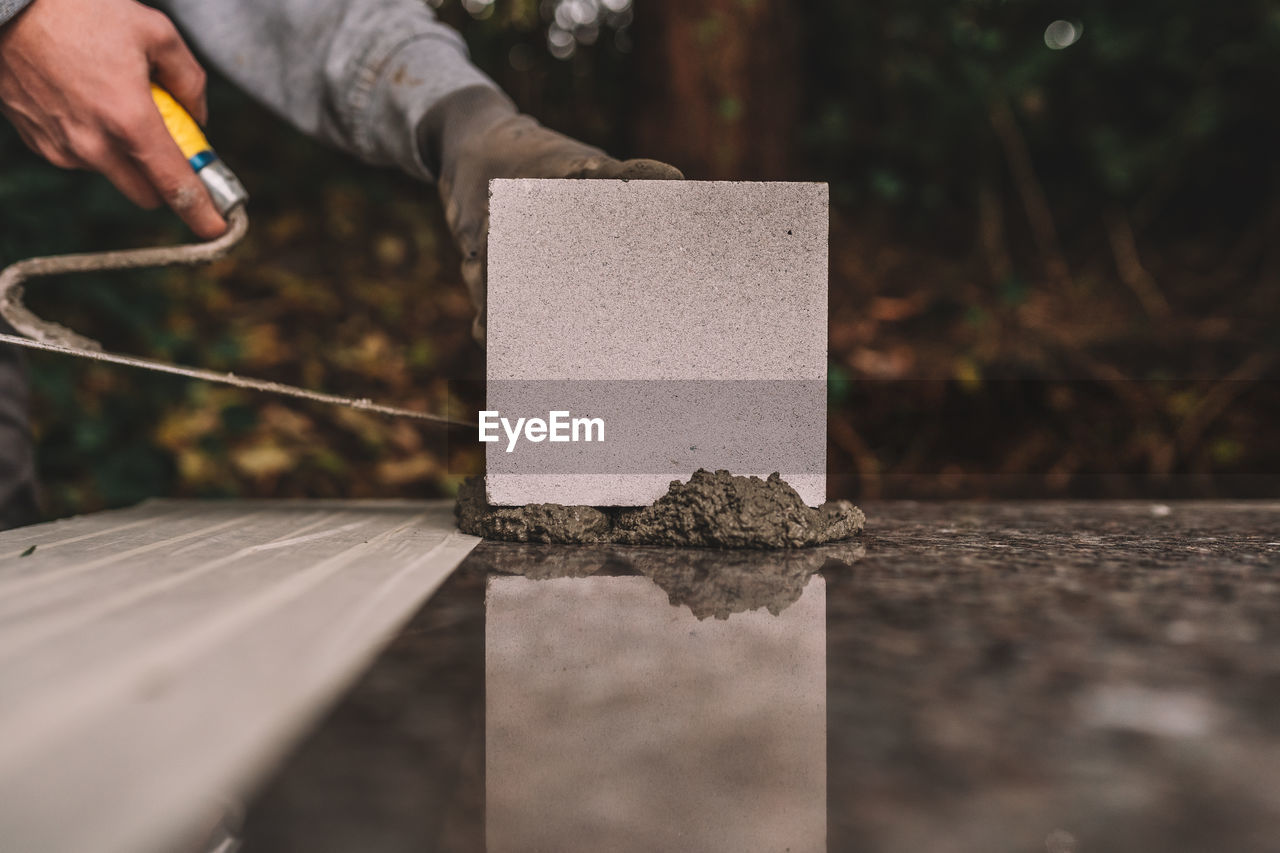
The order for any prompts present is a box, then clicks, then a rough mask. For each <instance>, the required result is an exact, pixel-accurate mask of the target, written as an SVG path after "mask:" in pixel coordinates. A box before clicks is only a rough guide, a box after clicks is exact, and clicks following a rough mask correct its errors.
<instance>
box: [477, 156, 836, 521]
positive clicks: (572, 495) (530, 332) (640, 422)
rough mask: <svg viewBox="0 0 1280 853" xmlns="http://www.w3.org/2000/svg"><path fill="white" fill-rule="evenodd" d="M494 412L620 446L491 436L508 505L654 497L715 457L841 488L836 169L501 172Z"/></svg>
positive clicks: (757, 471) (497, 486)
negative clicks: (836, 479)
mask: <svg viewBox="0 0 1280 853" xmlns="http://www.w3.org/2000/svg"><path fill="white" fill-rule="evenodd" d="M490 191H491V202H490V210H491V213H490V226H489V268H488V281H489V316H488V401H489V402H488V408H489V409H492V410H497V411H499V412H501V413H502V415H503V417H510V418H511V419H512V421H513V422H514V419H515V417H542V418H546V417H547V413H548V412H550V411H553V410H569V411H571V412H572V413H573V416H575V417H577V416H590V417H601V418H603V419H604V421H605V424H606V431H605V441H604V442H603V443H593V444H587V443H575V444H569V443H561V444H550V443H548V442H545V441H544V442H541V443H532V442H529V441H523V440H522V441H520V442H518V443H517V444H516V445H515V447H514V449H513V451H512V452H510V453H508V452H506V446H507V443H506V440H505V439H504V440H503V441H502V442H501V443H494V444H489V445H487V464H486V473H487V490H488V498H489V501H490V502H491V503H493V504H495V505H522V504H530V503H561V504H586V505H595V506H639V505H644V504H648V503H651V502H652V501H654V500H655V499H657V498H658V497H660V496H661V495H662V494H664V493H665V492H666V490H667V487H668V485H669V484H670V482H671V481H672V480H674V479H680V480H687V479H688V478H689V477H690V475H692V474H693V472H694V471H696V470H698V469H699V468H708V469H711V470H716V469H728V470H730V471H732V472H733V473H735V474H754V475H757V476H761V477H767V476H768V475H769V474H771V473H773V472H775V471H777V472H780V473H781V474H782V476H783V478H784V479H785V480H787V481H788V482H789V483H790V484H791V485H792V486H793V487H795V489H796V491H797V492H798V493H799V494H800V496H801V497H802V498H803V499H804V501H805V503H807V504H809V505H810V506H816V505H818V504H820V503H822V502H823V500H824V499H825V495H826V474H825V467H826V397H825V390H826V389H825V384H826V364H827V235H828V229H827V210H828V202H827V198H828V193H827V187H826V185H825V184H805V183H729V182H691V181H679V182H677V181H652V182H644V181H632V182H623V181H574V180H497V181H493V182H492V184H491V188H490Z"/></svg>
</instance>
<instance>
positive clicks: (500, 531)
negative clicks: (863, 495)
mask: <svg viewBox="0 0 1280 853" xmlns="http://www.w3.org/2000/svg"><path fill="white" fill-rule="evenodd" d="M455 514H456V516H457V519H458V527H459V529H460V530H462V532H464V533H470V534H473V535H476V536H483V537H484V538H486V539H498V540H503V541H507V542H544V543H551V544H559V545H585V544H606V545H677V546H683V547H688V548H757V549H776V548H807V547H812V546H814V545H825V544H827V543H830V542H838V541H840V540H843V539H848V538H850V537H852V536H856V535H858V534H860V533H861V532H862V528H863V525H864V523H865V521H866V516H864V515H863V513H862V510H860V509H858V508H857V507H856V506H854V505H853V504H851V503H849V502H848V501H843V500H838V501H828V502H827V503H825V504H823V505H822V506H820V507H810V506H807V505H806V504H805V502H804V501H803V500H802V499H801V498H800V495H798V494H797V493H796V491H795V489H793V488H791V486H790V485H788V484H787V482H786V481H785V480H783V479H782V477H780V476H779V475H778V474H776V473H775V474H771V475H770V476H769V477H768V479H765V480H762V479H760V478H759V477H739V476H735V475H733V474H730V473H729V472H728V471H716V472H714V473H713V472H711V471H707V470H705V469H701V470H698V471H696V472H695V473H694V475H693V476H692V477H691V478H690V479H689V481H688V482H687V483H686V482H680V481H679V480H674V481H672V483H671V486H670V487H669V488H668V490H667V493H666V494H665V495H663V496H662V497H660V498H658V500H656V501H654V502H653V503H652V504H651V505H649V506H645V507H635V508H632V507H590V506H564V505H561V504H530V505H528V506H516V507H495V506H491V505H490V504H489V503H488V502H487V501H486V500H485V492H484V481H483V480H482V479H480V478H478V477H473V478H471V479H470V480H467V482H465V483H464V484H463V486H462V488H461V489H460V490H459V491H458V505H457V508H456V509H455Z"/></svg>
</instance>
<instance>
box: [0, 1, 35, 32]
mask: <svg viewBox="0 0 1280 853" xmlns="http://www.w3.org/2000/svg"><path fill="white" fill-rule="evenodd" d="M30 4H31V0H0V27H3V26H4V25H5V24H7V23H8V22H9V19H10V18H12V17H13V16H14V15H16V14H18V13H19V12H21V11H22V10H23V9H25V8H27V6H29V5H30Z"/></svg>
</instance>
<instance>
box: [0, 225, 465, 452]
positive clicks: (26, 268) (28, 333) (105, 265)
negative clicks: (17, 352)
mask: <svg viewBox="0 0 1280 853" xmlns="http://www.w3.org/2000/svg"><path fill="white" fill-rule="evenodd" d="M227 224H228V228H227V233H226V234H223V235H222V236H221V237H219V238H217V239H216V240H211V241H209V242H207V243H193V244H188V245H183V246H165V247H160V248H150V249H126V250H123V251H115V252H91V253H86V254H79V255H57V256H53V257H47V258H29V259H27V260H25V261H18V262H17V263H15V264H11V265H10V266H8V267H6V268H5V269H4V270H3V271H0V317H2V318H3V319H4V320H5V321H7V322H8V323H9V325H10V326H12V327H13V329H14V331H16V332H18V334H16V335H11V334H3V333H0V342H3V343H9V344H14V345H16V346H20V347H27V348H29V349H38V350H44V351H46V352H57V353H62V354H64V355H72V356H77V357H79V358H91V359H94V360H95V361H104V362H108V363H111V364H122V365H125V366H126V367H137V368H141V369H143V370H150V371H154V372H157V373H171V374H174V375H176V376H186V377H189V378H191V379H201V380H204V381H206V382H217V383H220V384H223V385H234V386H235V387H237V388H248V389H251V390H254V391H265V392H267V393H270V394H282V395H285V396H289V397H297V398H299V399H302V400H311V401H313V402H317V403H326V404H329V405H335V406H347V407H349V408H352V409H360V410H362V411H366V412H375V413H377V414H382V415H393V416H395V417H404V418H414V419H415V420H420V421H427V422H429V423H436V424H441V425H444V426H450V427H471V428H474V427H475V426H476V424H475V422H474V421H467V420H460V419H457V418H450V417H447V416H445V415H436V414H431V413H428V412H417V411H413V410H412V409H402V408H398V407H396V406H384V405H381V404H379V403H374V402H373V401H372V400H368V399H364V398H354V397H342V396H339V395H337V394H326V393H323V392H320V391H310V390H308V389H306V388H299V387H297V386H294V385H286V384H284V383H282V382H271V381H268V380H265V379H253V378H250V377H246V376H237V375H236V374H234V373H222V372H219V371H216V370H206V369H204V368H199V367H183V366H181V365H177V364H169V363H168V362H163V361H156V360H154V359H150V358H138V357H135V356H129V355H117V354H116V353H111V352H107V351H106V350H104V349H103V348H102V345H101V344H99V343H98V342H97V341H95V340H92V339H90V338H86V337H84V336H82V335H79V334H76V333H75V332H73V331H72V330H71V329H68V328H66V327H65V326H60V325H58V324H57V323H51V322H48V321H47V320H42V319H40V318H39V317H37V316H36V315H35V314H33V313H31V311H30V310H29V309H28V308H27V307H26V305H24V304H23V302H22V295H23V288H22V285H23V282H25V281H28V280H30V279H32V278H37V277H42V276H51V275H62V274H64V273H77V272H97V271H101V270H125V269H138V268H142V267H169V266H192V265H195V264H203V263H208V262H210V261H214V260H217V259H218V258H221V257H223V256H224V255H226V254H227V252H229V251H230V250H231V248H232V247H233V246H235V245H236V244H237V243H238V242H240V240H241V238H243V237H244V235H245V232H246V231H247V230H248V228H249V217H248V214H246V213H245V211H244V208H243V207H237V208H235V209H234V210H232V211H231V213H230V215H229V216H228V217H227Z"/></svg>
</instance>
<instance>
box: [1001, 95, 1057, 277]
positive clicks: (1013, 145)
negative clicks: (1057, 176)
mask: <svg viewBox="0 0 1280 853" xmlns="http://www.w3.org/2000/svg"><path fill="white" fill-rule="evenodd" d="M989 115H990V118H991V127H992V128H993V129H994V130H995V132H996V137H997V138H998V139H999V140H1000V145H1001V147H1002V148H1004V155H1005V159H1006V160H1007V161H1008V163H1009V171H1010V172H1011V173H1012V174H1013V181H1014V183H1015V184H1016V185H1017V187H1018V195H1019V196H1021V198H1022V206H1023V207H1024V208H1025V209H1026V211H1027V221H1028V223H1029V224H1030V225H1031V235H1032V237H1033V238H1034V239H1035V241H1036V247H1037V248H1038V249H1039V250H1040V255H1041V257H1042V258H1043V259H1044V265H1045V271H1046V272H1047V273H1048V274H1049V279H1050V280H1051V281H1052V282H1053V283H1054V284H1055V285H1057V286H1058V287H1059V288H1062V289H1065V288H1066V287H1068V286H1069V285H1070V284H1071V270H1070V269H1069V268H1068V267H1067V260H1066V257H1065V256H1064V255H1063V254H1062V245H1061V243H1060V242H1059V240H1058V228H1057V225H1055V224H1054V221H1053V213H1052V211H1050V209H1049V202H1048V200H1047V199H1046V198H1045V194H1044V188H1043V187H1042V186H1041V185H1040V179H1039V178H1038V177H1036V170H1035V166H1034V164H1033V163H1032V161H1031V151H1030V149H1029V148H1028V146H1027V140H1026V137H1024V136H1023V135H1022V130H1021V129H1020V128H1019V127H1018V121H1017V119H1015V118H1014V115H1013V110H1011V109H1010V108H1009V103H1008V101H1006V100H1004V99H1003V98H1002V99H1000V100H997V101H993V102H992V104H991V107H990V110H989Z"/></svg>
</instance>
